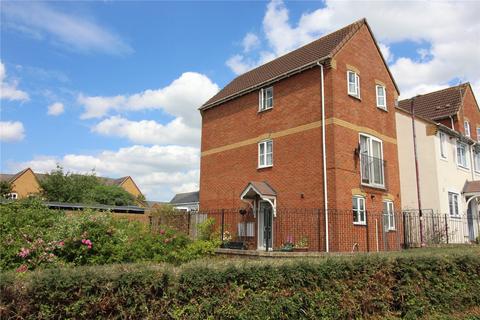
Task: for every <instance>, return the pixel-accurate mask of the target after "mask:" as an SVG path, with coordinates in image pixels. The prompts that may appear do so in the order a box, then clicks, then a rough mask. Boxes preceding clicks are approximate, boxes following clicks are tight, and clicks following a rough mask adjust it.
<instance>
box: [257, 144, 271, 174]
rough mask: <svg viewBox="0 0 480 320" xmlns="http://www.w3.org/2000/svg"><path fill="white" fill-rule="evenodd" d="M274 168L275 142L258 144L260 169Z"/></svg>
mask: <svg viewBox="0 0 480 320" xmlns="http://www.w3.org/2000/svg"><path fill="white" fill-rule="evenodd" d="M271 166H273V141H272V140H267V141H262V142H260V143H259V144H258V167H259V168H266V167H271Z"/></svg>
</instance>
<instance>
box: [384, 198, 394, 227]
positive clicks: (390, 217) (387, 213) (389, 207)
mask: <svg viewBox="0 0 480 320" xmlns="http://www.w3.org/2000/svg"><path fill="white" fill-rule="evenodd" d="M383 216H384V227H385V229H386V230H395V210H394V208H393V201H390V200H386V201H383Z"/></svg>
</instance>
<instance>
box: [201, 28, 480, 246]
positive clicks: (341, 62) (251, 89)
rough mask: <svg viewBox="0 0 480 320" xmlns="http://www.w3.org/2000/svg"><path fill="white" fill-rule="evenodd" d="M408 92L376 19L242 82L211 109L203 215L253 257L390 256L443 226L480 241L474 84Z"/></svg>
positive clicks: (479, 123)
mask: <svg viewBox="0 0 480 320" xmlns="http://www.w3.org/2000/svg"><path fill="white" fill-rule="evenodd" d="M399 95H400V92H399V89H398V86H397V85H396V83H395V80H394V78H393V76H392V74H391V72H390V70H389V68H388V65H387V63H386V61H385V59H384V58H383V56H382V53H381V52H380V49H379V46H378V43H377V42H376V40H375V38H374V35H373V33H372V30H371V28H370V26H369V25H368V23H367V21H366V20H365V19H363V20H360V21H357V22H355V23H353V24H351V25H349V26H346V27H344V28H342V29H340V30H338V31H335V32H333V33H331V34H328V35H326V36H323V37H322V38H320V39H318V40H316V41H314V42H312V43H309V44H307V45H305V46H303V47H301V48H299V49H297V50H295V51H292V52H290V53H287V54H285V55H283V56H280V57H278V58H277V59H275V60H273V61H270V62H268V63H266V64H264V65H261V66H259V67H257V68H255V69H253V70H251V71H248V72H247V73H245V74H243V75H240V76H238V77H237V78H235V79H234V80H233V81H232V82H230V83H229V84H228V85H227V86H226V87H224V88H223V89H222V90H221V91H220V92H218V93H217V94H216V95H215V96H214V97H212V98H211V99H210V100H209V101H207V102H206V103H205V104H204V105H203V106H202V107H201V108H200V112H201V115H202V142H201V174H200V211H202V212H204V213H207V214H210V215H212V216H214V217H215V218H216V219H217V221H218V223H219V224H221V226H222V231H223V232H226V231H228V234H229V235H231V236H232V237H233V238H234V239H237V240H239V241H241V242H242V243H243V244H244V245H245V246H247V247H248V248H250V249H268V248H274V249H275V248H277V249H278V248H281V247H283V246H285V244H286V243H296V244H298V243H301V244H302V245H304V246H305V247H307V248H308V250H319V251H350V250H358V251H375V250H390V249H397V248H399V247H401V246H402V245H404V244H405V239H406V237H407V236H411V234H410V235H408V234H407V233H408V232H410V233H412V232H413V233H415V234H420V238H422V239H420V242H423V241H425V239H423V237H424V236H426V234H427V233H430V234H431V235H432V234H433V233H434V232H436V229H435V228H440V227H441V228H442V230H445V227H446V230H447V231H446V232H445V235H447V237H448V235H449V234H450V233H455V235H452V236H450V239H449V241H450V242H452V241H456V242H467V241H470V240H473V239H474V238H475V237H477V236H478V220H475V219H474V218H475V217H477V216H478V208H477V200H476V199H477V198H476V197H478V195H480V182H478V183H477V182H476V180H477V178H478V177H477V169H479V170H478V171H479V172H480V156H478V154H477V153H476V148H477V142H476V140H477V134H480V115H479V109H478V105H477V103H476V101H475V97H474V95H473V93H472V90H471V87H470V86H469V85H468V84H465V85H461V86H458V87H454V88H450V89H446V90H443V91H440V92H437V93H432V94H428V95H423V96H419V97H416V98H413V99H411V100H405V101H400V102H399V101H398V97H399ZM414 132H415V134H414ZM477 164H478V165H477ZM477 167H478V168H477ZM235 208H237V209H235ZM407 209H408V210H407ZM407 211H408V214H410V213H412V212H415V213H416V216H415V217H416V218H418V219H415V220H412V221H413V222H412V221H410V222H409V223H410V224H409V225H408V230H406V226H407V225H406V223H405V214H406V212H407ZM427 213H429V215H428V216H432V217H433V214H436V215H437V217H444V216H445V214H446V215H448V219H445V218H443V220H439V219H438V220H436V221H437V222H436V223H437V225H436V224H435V223H431V224H428V226H427V222H426V221H425V219H426V217H427ZM467 215H468V216H470V217H471V218H472V219H471V223H467V221H466V219H465V220H464V219H458V220H459V221H460V220H461V223H456V224H455V228H456V229H455V230H453V229H454V228H453V227H451V226H450V225H448V223H449V222H450V220H452V219H453V221H456V220H455V219H457V218H459V217H463V216H465V217H466V216H467ZM447 220H448V221H447ZM474 220H475V221H474ZM464 221H465V223H463V222H464ZM460 229H461V230H460Z"/></svg>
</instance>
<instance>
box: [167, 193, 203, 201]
mask: <svg viewBox="0 0 480 320" xmlns="http://www.w3.org/2000/svg"><path fill="white" fill-rule="evenodd" d="M199 199H200V192H199V191H195V192H186V193H177V194H176V195H175V196H174V197H173V199H172V200H170V204H185V203H198V201H199Z"/></svg>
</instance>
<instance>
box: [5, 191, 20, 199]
mask: <svg viewBox="0 0 480 320" xmlns="http://www.w3.org/2000/svg"><path fill="white" fill-rule="evenodd" d="M7 199H11V200H17V199H18V193H16V192H11V193H8V194H7Z"/></svg>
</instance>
